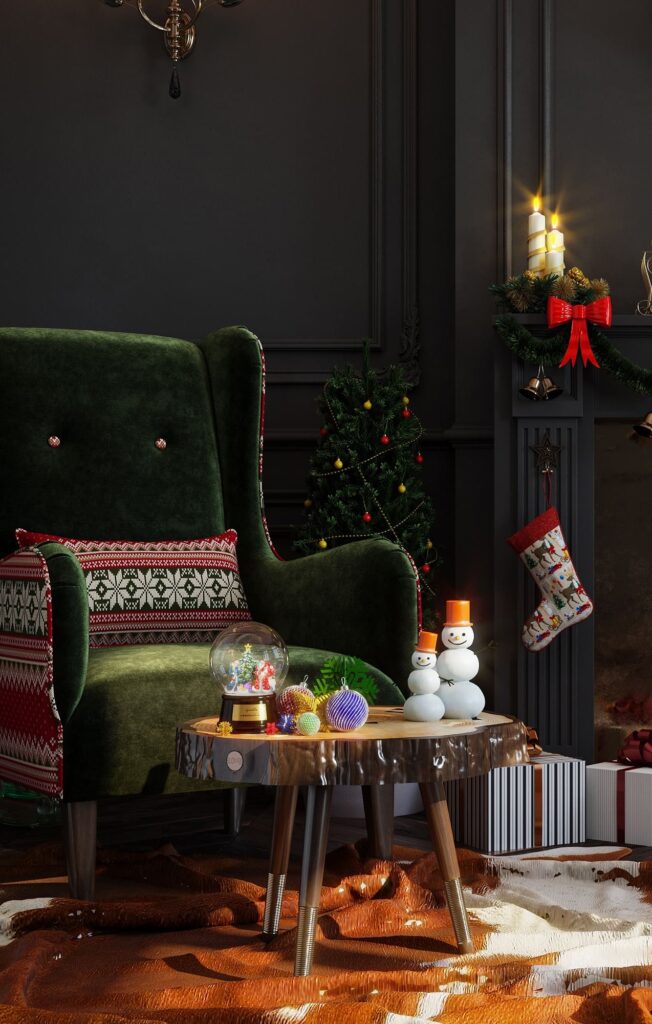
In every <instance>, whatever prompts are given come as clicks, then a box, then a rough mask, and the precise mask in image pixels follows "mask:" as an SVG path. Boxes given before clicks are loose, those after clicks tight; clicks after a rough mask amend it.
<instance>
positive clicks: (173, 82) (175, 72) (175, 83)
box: [169, 62, 181, 100]
mask: <svg viewBox="0 0 652 1024" xmlns="http://www.w3.org/2000/svg"><path fill="white" fill-rule="evenodd" d="M169 91H170V96H171V97H172V99H173V100H178V99H179V97H180V95H181V81H180V79H179V69H178V67H177V64H176V62H175V63H174V65H173V67H172V75H171V77H170V90H169Z"/></svg>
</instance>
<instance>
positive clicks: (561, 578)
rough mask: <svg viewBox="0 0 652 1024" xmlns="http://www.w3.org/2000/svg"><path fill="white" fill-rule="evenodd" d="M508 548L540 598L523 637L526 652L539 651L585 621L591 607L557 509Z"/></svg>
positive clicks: (529, 526)
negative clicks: (532, 581) (514, 553)
mask: <svg viewBox="0 0 652 1024" xmlns="http://www.w3.org/2000/svg"><path fill="white" fill-rule="evenodd" d="M508 544H511V546H512V547H513V548H514V551H516V552H517V554H519V555H520V556H521V560H522V561H523V562H524V563H525V565H526V566H527V567H528V569H529V570H530V573H531V574H532V578H533V579H534V581H535V582H536V584H537V585H538V587H539V588H540V590H541V593H542V595H543V600H542V601H541V604H540V605H539V607H538V608H537V609H536V611H535V612H533V613H532V615H530V618H529V619H528V620H527V622H526V623H525V625H524V626H523V634H522V640H523V643H524V644H525V646H526V647H527V649H528V650H529V651H542V650H543V648H544V647H547V646H548V644H549V643H550V642H551V641H552V640H554V638H555V637H556V636H559V634H560V633H561V632H562V630H564V629H566V627H567V626H572V625H574V623H576V622H581V621H582V619H586V618H587V617H588V616H589V615H590V614H591V612H592V611H593V604H592V603H591V601H590V600H589V598H588V597H587V594H586V591H585V589H584V587H583V586H582V584H581V583H580V580H579V578H578V575H577V573H576V572H575V567H574V566H573V563H572V561H571V557H570V555H569V553H568V548H567V547H566V541H565V540H564V535H563V533H562V532H561V527H560V525H559V514H558V513H557V509H555V508H549V509H548V510H547V512H543V513H542V514H541V515H540V516H537V517H536V519H533V520H532V521H531V522H529V523H528V524H527V526H524V527H523V529H522V530H519V531H518V533H515V534H514V535H513V536H512V537H509V539H508Z"/></svg>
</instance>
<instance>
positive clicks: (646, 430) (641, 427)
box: [634, 412, 652, 441]
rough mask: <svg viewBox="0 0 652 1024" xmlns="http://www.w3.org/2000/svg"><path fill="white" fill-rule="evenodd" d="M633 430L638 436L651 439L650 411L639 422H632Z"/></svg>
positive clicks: (651, 421) (651, 419)
mask: <svg viewBox="0 0 652 1024" xmlns="http://www.w3.org/2000/svg"><path fill="white" fill-rule="evenodd" d="M634 431H635V432H636V434H638V436H639V437H644V438H645V439H646V440H648V441H649V440H650V439H652V412H649V413H648V414H647V416H646V417H645V419H644V420H641V422H640V423H635V424H634Z"/></svg>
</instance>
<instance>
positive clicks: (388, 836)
mask: <svg viewBox="0 0 652 1024" xmlns="http://www.w3.org/2000/svg"><path fill="white" fill-rule="evenodd" d="M362 802H363V803H364V816H365V819H366V822H367V839H368V840H369V855H370V856H371V857H378V859H379V860H391V859H392V844H393V839H394V785H393V783H391V782H390V783H388V784H387V785H384V786H378V785H376V786H363V787H362Z"/></svg>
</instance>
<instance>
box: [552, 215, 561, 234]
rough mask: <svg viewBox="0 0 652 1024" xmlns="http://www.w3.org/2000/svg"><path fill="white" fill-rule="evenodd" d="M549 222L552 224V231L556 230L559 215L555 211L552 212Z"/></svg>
mask: <svg viewBox="0 0 652 1024" xmlns="http://www.w3.org/2000/svg"><path fill="white" fill-rule="evenodd" d="M550 222H551V224H552V229H553V231H556V230H557V228H558V227H559V217H558V216H557V214H556V213H553V215H552V217H551V218H550Z"/></svg>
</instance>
